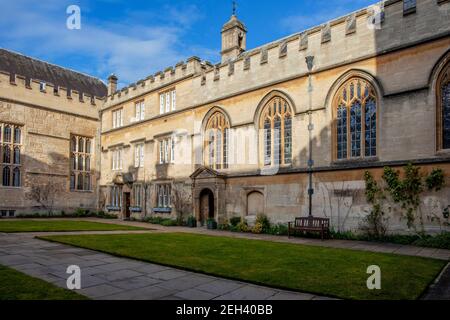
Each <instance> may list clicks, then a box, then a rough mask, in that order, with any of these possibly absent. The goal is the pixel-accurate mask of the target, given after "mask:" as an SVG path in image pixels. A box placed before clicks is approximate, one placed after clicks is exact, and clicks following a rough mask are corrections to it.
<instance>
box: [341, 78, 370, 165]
mask: <svg viewBox="0 0 450 320" xmlns="http://www.w3.org/2000/svg"><path fill="white" fill-rule="evenodd" d="M377 104H378V102H377V96H376V92H375V89H374V87H373V86H372V85H371V84H370V83H369V82H367V81H366V80H363V79H361V78H352V79H350V80H348V81H347V82H346V83H345V84H344V85H342V86H341V88H340V89H339V90H338V91H337V94H336V96H335V99H334V104H333V108H334V116H335V129H334V136H335V138H334V143H335V158H336V159H337V160H344V159H352V158H364V157H375V156H376V155H377Z"/></svg>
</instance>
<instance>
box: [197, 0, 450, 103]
mask: <svg viewBox="0 0 450 320" xmlns="http://www.w3.org/2000/svg"><path fill="white" fill-rule="evenodd" d="M449 17H450V1H442V0H422V1H417V5H416V7H414V8H404V6H403V1H401V0H388V1H381V2H379V3H378V4H375V5H372V6H370V7H367V8H364V9H361V10H358V11H356V12H352V13H350V14H348V15H345V16H342V17H339V18H337V19H334V20H331V21H328V22H326V23H324V24H322V25H320V26H316V27H313V28H310V29H308V30H305V31H302V32H299V33H296V34H293V35H290V36H288V37H286V38H283V39H280V40H278V41H274V42H272V43H269V44H266V45H264V46H261V47H258V48H255V49H252V50H249V51H245V52H243V53H241V54H240V55H239V56H238V57H237V58H236V59H234V60H228V61H226V62H223V63H219V64H217V65H214V66H210V68H208V69H205V70H203V72H202V73H201V74H200V75H198V76H197V77H196V78H195V79H194V81H193V86H194V87H193V90H194V91H195V92H196V95H194V100H193V101H191V102H192V103H193V104H202V103H204V102H207V101H211V100H213V99H217V98H220V97H224V96H227V95H231V94H234V93H236V92H240V91H241V90H242V88H249V89H250V88H251V87H259V86H264V85H268V84H272V83H276V82H277V81H283V80H286V79H289V78H292V77H298V76H301V75H306V74H307V72H308V70H307V66H306V63H305V57H306V56H308V55H313V56H315V66H314V71H320V70H326V69H328V68H334V67H336V66H339V65H345V64H350V63H352V62H356V61H358V60H361V59H366V58H370V57H375V56H378V55H380V54H383V53H386V52H389V51H392V50H396V49H401V48H403V47H408V46H410V45H412V44H417V43H420V42H422V41H427V40H433V39H439V38H444V37H448V36H449V35H450V23H449V22H448V21H449Z"/></svg>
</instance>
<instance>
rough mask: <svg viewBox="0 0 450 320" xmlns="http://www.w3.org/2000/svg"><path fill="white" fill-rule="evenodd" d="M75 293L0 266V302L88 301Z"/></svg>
mask: <svg viewBox="0 0 450 320" xmlns="http://www.w3.org/2000/svg"><path fill="white" fill-rule="evenodd" d="M86 299H87V298H86V297H84V296H82V295H79V294H77V293H75V292H73V291H70V290H66V289H62V288H59V287H57V286H55V285H53V284H50V283H47V282H45V281H43V280H40V279H36V278H33V277H30V276H28V275H26V274H23V273H21V272H19V271H16V270H13V269H11V268H8V267H5V266H2V265H0V300H86Z"/></svg>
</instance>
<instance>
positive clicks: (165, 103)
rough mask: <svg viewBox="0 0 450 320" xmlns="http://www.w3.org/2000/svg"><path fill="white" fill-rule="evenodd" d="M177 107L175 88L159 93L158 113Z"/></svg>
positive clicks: (167, 111)
mask: <svg viewBox="0 0 450 320" xmlns="http://www.w3.org/2000/svg"><path fill="white" fill-rule="evenodd" d="M176 109H177V93H176V90H175V89H173V90H170V91H166V92H163V93H161V94H160V95H159V113H160V114H165V113H169V112H171V111H175V110H176Z"/></svg>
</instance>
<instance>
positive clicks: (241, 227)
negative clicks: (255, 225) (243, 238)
mask: <svg viewBox="0 0 450 320" xmlns="http://www.w3.org/2000/svg"><path fill="white" fill-rule="evenodd" d="M236 228H237V230H238V231H239V232H248V225H247V223H246V222H245V221H241V222H239V224H238V225H237V226H236Z"/></svg>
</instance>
